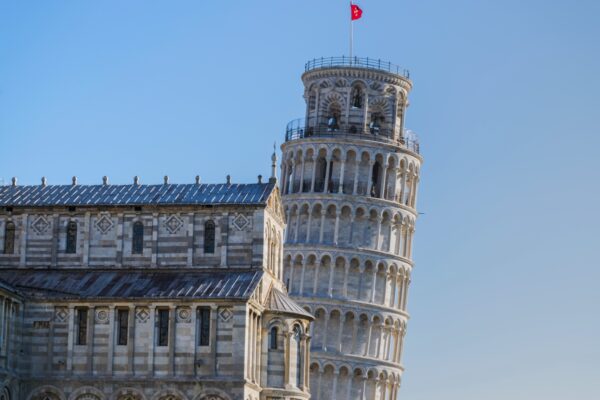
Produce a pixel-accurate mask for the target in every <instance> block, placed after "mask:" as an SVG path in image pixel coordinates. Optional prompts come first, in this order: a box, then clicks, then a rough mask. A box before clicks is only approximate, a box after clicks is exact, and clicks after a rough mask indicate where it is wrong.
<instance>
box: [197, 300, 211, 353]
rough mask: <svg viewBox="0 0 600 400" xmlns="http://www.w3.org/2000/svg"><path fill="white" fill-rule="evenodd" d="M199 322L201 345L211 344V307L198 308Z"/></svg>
mask: <svg viewBox="0 0 600 400" xmlns="http://www.w3.org/2000/svg"><path fill="white" fill-rule="evenodd" d="M198 319H199V321H198V323H199V324H200V338H199V345H200V346H208V345H209V344H210V307H200V308H198Z"/></svg>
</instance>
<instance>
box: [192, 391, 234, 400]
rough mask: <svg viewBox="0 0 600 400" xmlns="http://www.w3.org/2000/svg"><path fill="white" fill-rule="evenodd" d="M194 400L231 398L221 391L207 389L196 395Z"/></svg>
mask: <svg viewBox="0 0 600 400" xmlns="http://www.w3.org/2000/svg"><path fill="white" fill-rule="evenodd" d="M194 400H231V397H230V396H229V395H228V394H227V393H225V392H224V391H222V390H219V389H216V388H208V389H204V390H202V391H201V392H200V393H198V394H197V395H196V396H195V397H194Z"/></svg>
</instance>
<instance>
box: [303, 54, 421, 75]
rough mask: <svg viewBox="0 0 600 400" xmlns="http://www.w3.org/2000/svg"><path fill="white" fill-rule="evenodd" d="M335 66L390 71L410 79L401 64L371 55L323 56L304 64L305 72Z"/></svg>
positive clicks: (408, 73)
mask: <svg viewBox="0 0 600 400" xmlns="http://www.w3.org/2000/svg"><path fill="white" fill-rule="evenodd" d="M335 67H356V68H366V69H374V70H378V71H385V72H390V73H392V74H396V75H400V76H403V77H404V78H406V79H410V72H409V71H408V70H407V69H405V68H402V67H401V66H399V65H396V64H392V63H391V62H389V61H384V60H381V59H376V58H369V57H346V56H341V57H321V58H314V59H312V60H310V61H308V62H307V63H306V64H304V72H308V71H312V70H315V69H319V68H335Z"/></svg>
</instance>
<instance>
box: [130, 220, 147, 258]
mask: <svg viewBox="0 0 600 400" xmlns="http://www.w3.org/2000/svg"><path fill="white" fill-rule="evenodd" d="M131 229H132V233H131V254H143V252H144V223H143V222H142V221H135V222H134V223H133V226H132V228H131Z"/></svg>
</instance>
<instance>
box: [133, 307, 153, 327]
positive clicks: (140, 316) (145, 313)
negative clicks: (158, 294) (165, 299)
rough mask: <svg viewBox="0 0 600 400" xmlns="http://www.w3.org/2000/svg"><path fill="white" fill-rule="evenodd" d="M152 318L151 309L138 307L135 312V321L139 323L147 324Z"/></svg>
mask: <svg viewBox="0 0 600 400" xmlns="http://www.w3.org/2000/svg"><path fill="white" fill-rule="evenodd" d="M149 318H150V309H149V308H148V307H138V308H137V309H136V310H135V320H136V321H137V322H139V323H142V324H144V323H146V322H148V319H149Z"/></svg>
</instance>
